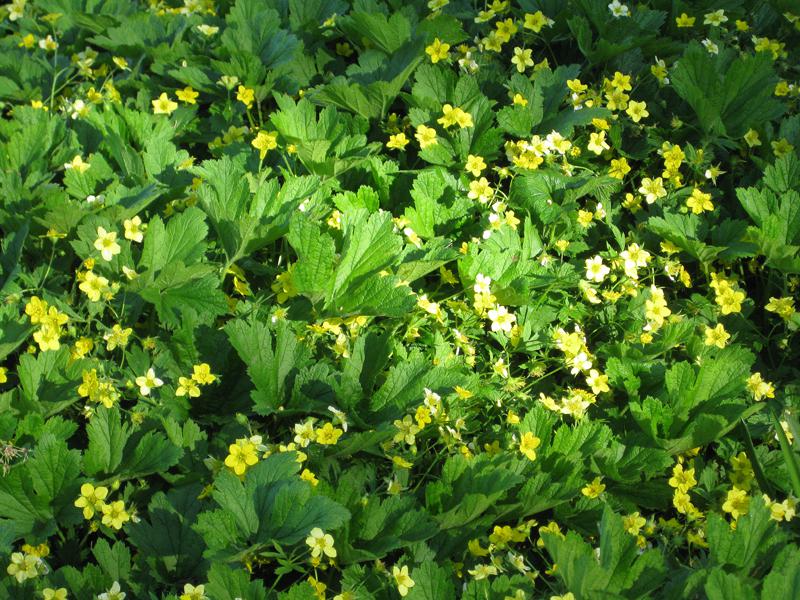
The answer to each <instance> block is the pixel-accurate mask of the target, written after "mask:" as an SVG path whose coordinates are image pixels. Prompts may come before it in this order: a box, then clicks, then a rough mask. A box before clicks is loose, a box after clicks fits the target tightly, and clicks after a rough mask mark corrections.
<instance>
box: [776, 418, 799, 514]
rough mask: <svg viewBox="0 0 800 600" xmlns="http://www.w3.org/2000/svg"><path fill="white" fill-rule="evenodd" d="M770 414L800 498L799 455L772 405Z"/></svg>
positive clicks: (794, 488) (795, 493)
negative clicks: (795, 452)
mask: <svg viewBox="0 0 800 600" xmlns="http://www.w3.org/2000/svg"><path fill="white" fill-rule="evenodd" d="M769 414H770V417H772V422H773V424H774V425H775V431H776V434H777V436H778V443H779V444H780V445H781V453H782V454H783V461H784V462H785V463H786V469H787V470H788V471H789V479H791V481H792V490H794V495H795V496H796V497H797V498H800V467H798V465H797V456H795V454H794V451H793V450H792V445H791V444H790V443H789V440H788V438H787V437H786V433H785V432H784V431H783V427H781V421H780V419H779V418H778V414H777V413H776V412H775V409H774V407H773V406H772V405H770V407H769Z"/></svg>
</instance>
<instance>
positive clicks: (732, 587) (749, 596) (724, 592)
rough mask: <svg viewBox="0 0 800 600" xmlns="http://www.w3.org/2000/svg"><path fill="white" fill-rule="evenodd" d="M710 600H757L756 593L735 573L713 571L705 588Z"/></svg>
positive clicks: (720, 570)
mask: <svg viewBox="0 0 800 600" xmlns="http://www.w3.org/2000/svg"><path fill="white" fill-rule="evenodd" d="M703 589H704V590H705V592H706V598H708V600H739V599H740V598H741V600H755V599H756V593H755V590H753V588H752V587H750V586H749V585H747V584H746V583H745V582H743V581H742V580H741V578H739V577H737V576H736V575H735V574H733V573H726V572H725V571H723V570H722V569H720V568H716V569H713V570H712V571H711V575H709V577H708V580H707V581H706V584H705V586H704V588H703Z"/></svg>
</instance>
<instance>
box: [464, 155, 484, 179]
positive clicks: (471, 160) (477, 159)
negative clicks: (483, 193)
mask: <svg viewBox="0 0 800 600" xmlns="http://www.w3.org/2000/svg"><path fill="white" fill-rule="evenodd" d="M485 168H486V163H485V162H484V160H483V157H481V156H475V155H473V154H470V155H469V156H467V164H466V165H465V166H464V170H465V171H466V172H467V173H472V176H473V177H479V176H480V174H481V171H483V170H484V169H485Z"/></svg>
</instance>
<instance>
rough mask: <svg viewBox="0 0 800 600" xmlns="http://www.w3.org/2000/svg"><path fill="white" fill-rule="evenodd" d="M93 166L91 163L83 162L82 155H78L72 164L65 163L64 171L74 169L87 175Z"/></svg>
mask: <svg viewBox="0 0 800 600" xmlns="http://www.w3.org/2000/svg"><path fill="white" fill-rule="evenodd" d="M91 166H92V165H91V164H90V163H87V162H83V159H82V158H81V155H80V154H76V155H75V156H74V157H73V158H72V160H71V161H70V162H68V163H64V169H66V170H70V169H74V170H76V171H77V172H78V173H86V171H88V170H89V167H91Z"/></svg>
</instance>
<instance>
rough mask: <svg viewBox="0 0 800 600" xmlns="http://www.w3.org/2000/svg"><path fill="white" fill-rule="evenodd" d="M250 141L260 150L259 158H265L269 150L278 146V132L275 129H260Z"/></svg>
mask: <svg viewBox="0 0 800 600" xmlns="http://www.w3.org/2000/svg"><path fill="white" fill-rule="evenodd" d="M250 143H251V144H252V146H253V148H255V149H257V150H258V158H259V159H261V160H264V157H265V156H266V155H267V151H269V150H274V149H275V148H277V147H278V134H277V133H276V132H274V131H259V132H258V133H257V134H256V137H255V138H254V139H253V141H252V142H250Z"/></svg>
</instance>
